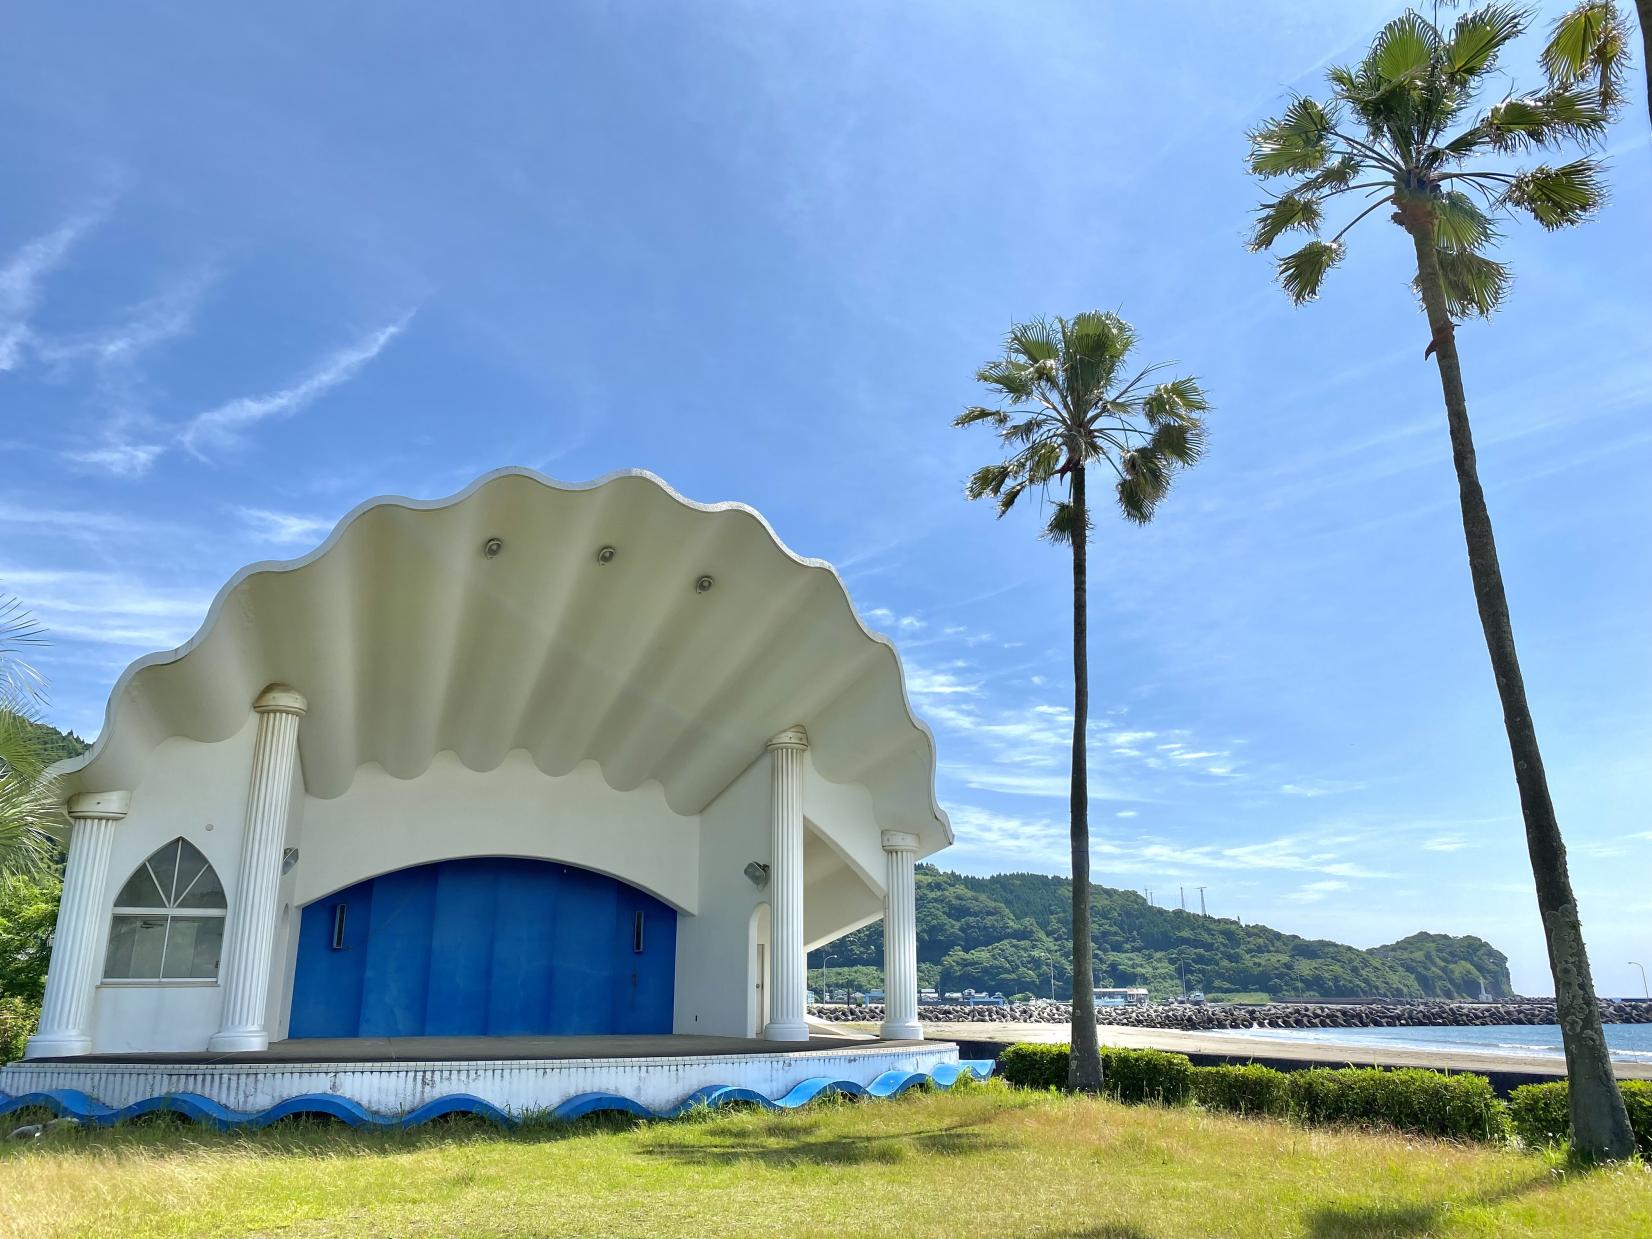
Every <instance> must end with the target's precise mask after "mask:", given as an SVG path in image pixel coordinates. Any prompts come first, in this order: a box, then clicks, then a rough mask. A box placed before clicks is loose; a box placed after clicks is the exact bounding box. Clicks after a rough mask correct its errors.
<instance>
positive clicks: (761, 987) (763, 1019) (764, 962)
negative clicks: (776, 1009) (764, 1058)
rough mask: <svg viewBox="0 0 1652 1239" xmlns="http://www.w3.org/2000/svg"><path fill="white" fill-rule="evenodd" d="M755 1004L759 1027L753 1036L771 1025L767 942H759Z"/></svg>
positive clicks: (757, 1035)
mask: <svg viewBox="0 0 1652 1239" xmlns="http://www.w3.org/2000/svg"><path fill="white" fill-rule="evenodd" d="M753 1005H754V1006H755V1007H756V1010H757V1028H756V1030H755V1031H754V1032H753V1033H752V1036H754V1037H761V1036H762V1035H763V1030H764V1029H765V1028H767V1027H768V1026H769V945H768V943H766V942H759V943H758V944H757V1001H756V1003H755V1004H753Z"/></svg>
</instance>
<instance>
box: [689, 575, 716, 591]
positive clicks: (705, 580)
mask: <svg viewBox="0 0 1652 1239" xmlns="http://www.w3.org/2000/svg"><path fill="white" fill-rule="evenodd" d="M715 584H717V582H716V581H715V580H713V579H712V578H711V577H710V576H703V577H701V578H700V579H699V580H698V581H695V582H694V592H695V593H696V594H703V593H705V592H706V591H707V590H709V589H710V588H711V587H712V586H713V585H715Z"/></svg>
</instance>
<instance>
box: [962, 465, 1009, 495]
mask: <svg viewBox="0 0 1652 1239" xmlns="http://www.w3.org/2000/svg"><path fill="white" fill-rule="evenodd" d="M1009 480H1010V467H1009V466H1008V465H1002V464H1000V465H982V466H981V468H979V469H977V470H976V471H975V472H974V473H972V474H970V475H969V481H968V482H966V483H964V494H966V495H968V496H969V497H970V498H971V499H982V498H985V497H986V496H987V495H997V494H998V492H999V491H1001V490H1003V489H1004V483H1005V482H1007V481H1009Z"/></svg>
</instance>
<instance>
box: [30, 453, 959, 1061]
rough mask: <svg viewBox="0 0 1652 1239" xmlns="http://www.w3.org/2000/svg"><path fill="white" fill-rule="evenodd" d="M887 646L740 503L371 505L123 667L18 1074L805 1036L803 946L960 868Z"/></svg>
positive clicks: (71, 772) (509, 491)
mask: <svg viewBox="0 0 1652 1239" xmlns="http://www.w3.org/2000/svg"><path fill="white" fill-rule="evenodd" d="M934 771H935V752H934V745H933V742H932V739H931V737H930V734H929V732H928V731H927V729H926V728H925V727H924V726H923V725H922V724H921V723H920V722H919V721H918V720H917V719H916V718H915V717H914V715H913V713H912V710H911V707H910V704H909V702H908V700H907V697H906V693H905V689H904V685H903V680H902V673H901V668H900V663H899V660H898V658H897V656H896V653H895V650H894V648H893V647H892V646H891V645H890V643H889V642H888V641H887V640H886V639H884V638H883V637H881V636H877V635H875V634H873V633H871V632H869V631H868V630H867V629H866V628H865V627H864V625H862V623H861V622H860V620H859V619H858V618H857V617H856V614H855V611H854V609H853V607H852V606H851V604H850V602H849V599H848V597H847V595H846V593H845V591H844V587H843V584H842V582H841V581H840V580H839V579H838V577H837V575H836V574H835V573H834V572H833V571H832V570H831V568H829V567H828V566H827V565H825V564H823V563H820V562H819V561H815V560H808V559H803V558H800V557H798V556H797V555H794V554H793V553H792V552H791V551H789V550H788V549H787V548H786V547H785V546H784V545H782V544H781V543H780V542H779V540H778V539H777V538H776V537H775V535H774V533H773V531H772V530H771V529H770V528H769V526H768V525H767V524H766V523H765V522H764V521H763V519H762V518H761V517H760V516H758V515H757V514H756V513H755V512H753V511H752V510H751V509H749V508H746V507H742V506H740V505H736V504H717V505H710V506H706V505H700V504H695V503H691V502H689V501H687V500H685V499H683V498H682V497H681V496H679V495H677V494H676V493H675V492H673V491H672V490H670V489H669V488H668V487H667V486H665V485H664V484H663V483H662V482H660V481H659V480H658V479H657V478H654V477H653V476H651V475H649V474H645V473H635V472H628V473H622V474H616V475H612V476H610V477H607V478H604V479H602V480H600V481H598V482H595V483H592V484H590V485H586V486H564V485H562V484H559V483H556V482H552V481H551V480H549V479H547V478H544V477H542V476H539V475H537V474H534V473H531V472H528V471H525V470H517V469H506V470H500V471H498V472H496V473H492V474H489V475H487V476H486V477H483V478H481V479H480V480H479V481H477V482H476V483H475V484H473V485H472V486H470V487H468V488H466V489H465V490H464V491H463V492H462V493H460V494H459V495H456V496H454V497H453V498H451V499H446V500H440V501H433V502H422V501H414V500H407V499H398V498H389V499H378V500H373V501H371V502H368V503H365V504H363V505H362V506H360V507H359V508H357V509H356V510H355V511H354V512H352V513H351V514H350V515H349V516H348V517H346V518H345V519H344V521H343V522H341V523H340V525H339V527H338V528H337V529H336V530H335V531H334V532H333V534H332V535H331V536H330V537H329V538H328V539H327V540H326V542H325V543H324V544H323V545H322V546H321V547H319V548H318V549H317V550H315V551H314V552H313V553H311V554H309V555H306V556H304V557H302V558H300V559H296V560H292V561H288V562H280V563H260V564H254V565H252V566H251V567H249V568H246V569H245V570H243V571H242V572H240V573H237V574H236V576H235V577H234V578H233V579H232V580H231V581H230V582H229V583H228V584H227V585H226V586H225V587H224V588H223V590H222V591H221V592H220V593H219V594H218V596H217V598H216V599H215V601H214V602H213V604H212V606H211V608H210V610H209V612H208V613H207V615H206V617H205V620H204V622H203V624H202V626H201V629H200V631H199V632H198V633H197V634H196V635H195V636H194V637H193V638H192V639H191V640H189V641H188V642H187V643H186V644H184V645H183V646H181V647H179V648H178V649H176V650H173V651H171V652H168V653H162V654H153V655H150V656H148V657H145V658H142V659H140V660H138V661H137V662H136V663H134V664H133V665H132V666H131V667H130V668H128V669H127V671H126V672H125V673H124V674H123V675H122V676H121V677H120V680H119V682H118V683H117V684H116V686H115V688H114V691H113V693H112V694H111V697H110V701H109V706H108V712H107V717H106V721H105V726H104V729H103V732H102V734H101V736H100V737H99V739H98V742H97V743H96V745H94V747H93V748H92V749H91V751H90V752H89V753H87V754H86V755H84V756H83V757H80V758H77V759H74V760H73V761H71V762H69V763H66V764H65V765H64V766H63V767H61V771H60V772H61V774H62V776H63V780H64V783H65V787H66V791H67V792H68V794H69V813H70V817H71V821H72V826H71V834H70V837H69V853H68V855H69V859H68V868H67V872H66V876H65V885H64V896H63V903H62V909H61V912H60V914H59V921H58V927H57V934H56V938H55V941H54V946H53V955H52V962H51V971H50V974H49V977H48V981H47V989H46V998H45V1003H44V1007H43V1013H42V1018H41V1024H40V1030H39V1032H38V1034H37V1035H36V1036H35V1037H34V1038H33V1040H31V1042H30V1043H29V1049H28V1054H29V1057H30V1058H31V1059H42V1058H64V1057H70V1056H78V1055H86V1054H92V1055H109V1054H113V1055H119V1054H126V1053H161V1052H188V1051H201V1052H215V1053H247V1052H258V1051H264V1050H266V1049H268V1047H269V1046H270V1045H271V1043H272V1042H282V1043H288V1044H297V1043H299V1042H302V1041H303V1040H305V1039H306V1038H333V1039H338V1038H352V1037H359V1038H378V1037H431V1036H448V1037H506V1036H555V1035H595V1036H603V1035H619V1034H632V1035H656V1036H664V1035H672V1034H677V1035H684V1034H699V1035H704V1036H718V1037H742V1038H751V1037H764V1038H767V1039H768V1040H770V1041H779V1042H802V1041H806V1040H807V1038H808V1036H809V1031H808V1028H807V1025H806V1023H805V1016H804V996H805V964H804V953H805V952H806V951H807V950H808V949H809V948H811V947H813V946H816V945H819V944H822V943H825V942H827V941H829V940H831V939H832V938H835V937H836V936H838V935H840V934H842V933H844V932H846V931H848V930H851V929H854V928H856V927H858V926H861V925H864V924H866V923H868V922H869V921H871V920H873V919H875V918H877V917H880V916H882V917H886V918H887V921H886V928H887V932H886V941H887V943H888V944H889V945H888V948H887V954H888V958H887V961H886V962H887V976H888V982H887V989H888V992H889V996H890V1002H889V1006H888V1018H887V1020H886V1022H885V1025H884V1028H883V1036H884V1038H886V1039H891V1040H896V1039H913V1038H917V1037H920V1036H921V1031H920V1029H919V1027H918V1024H917V967H916V932H915V913H914V907H913V885H912V882H913V878H912V872H913V864H914V862H915V861H916V860H918V859H920V858H923V857H926V856H930V855H932V854H934V853H936V852H938V851H939V850H941V849H942V848H944V847H946V846H947V845H948V843H950V842H951V830H950V827H949V825H948V822H947V818H946V815H945V814H944V813H943V812H942V811H941V809H940V808H939V806H938V805H937V804H936V801H935V796H934Z"/></svg>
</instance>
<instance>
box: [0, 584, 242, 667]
mask: <svg viewBox="0 0 1652 1239" xmlns="http://www.w3.org/2000/svg"><path fill="white" fill-rule="evenodd" d="M0 579H3V580H4V581H5V582H6V586H7V588H8V589H10V590H11V591H12V592H14V593H15V594H16V595H17V596H18V597H19V598H20V599H22V601H23V604H24V605H25V606H26V607H28V609H29V611H30V612H31V613H32V614H33V615H34V616H35V618H36V619H38V620H39V621H40V622H41V624H42V625H43V626H44V627H45V628H46V630H47V632H49V633H50V634H51V636H52V638H53V639H54V640H56V639H59V638H67V639H70V640H76V641H86V642H91V643H93V644H97V645H113V646H123V647H130V648H141V649H144V650H157V649H171V648H172V647H174V646H176V645H179V644H181V643H182V642H183V641H184V640H185V639H186V638H188V637H189V635H190V634H191V633H193V632H194V631H195V630H196V629H197V628H198V627H200V624H201V621H202V620H203V619H204V618H205V617H206V613H207V607H208V605H209V604H210V601H211V599H210V596H209V595H207V594H204V593H202V592H201V591H199V590H197V589H193V588H187V587H180V588H173V589H167V588H164V587H157V586H153V585H150V584H147V583H145V582H144V581H142V580H138V579H136V578H133V577H128V576H124V575H121V574H119V573H110V572H93V571H80V570H55V569H28V568H21V569H13V568H9V567H0Z"/></svg>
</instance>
